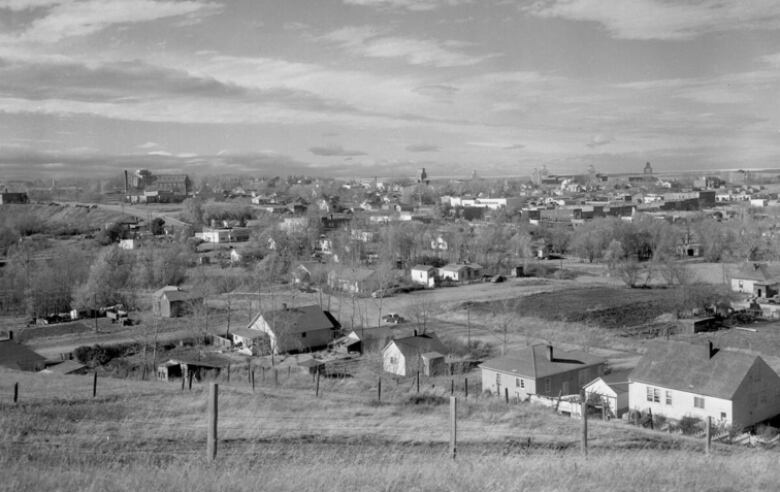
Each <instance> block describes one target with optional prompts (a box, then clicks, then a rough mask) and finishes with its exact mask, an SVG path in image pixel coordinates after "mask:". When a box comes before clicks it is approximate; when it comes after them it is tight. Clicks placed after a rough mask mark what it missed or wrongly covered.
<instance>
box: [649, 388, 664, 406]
mask: <svg viewBox="0 0 780 492" xmlns="http://www.w3.org/2000/svg"><path fill="white" fill-rule="evenodd" d="M647 401H651V402H653V403H661V390H659V389H658V388H653V387H652V386H648V387H647Z"/></svg>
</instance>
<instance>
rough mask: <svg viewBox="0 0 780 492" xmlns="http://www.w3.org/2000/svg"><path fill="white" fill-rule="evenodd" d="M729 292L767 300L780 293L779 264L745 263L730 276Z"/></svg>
mask: <svg viewBox="0 0 780 492" xmlns="http://www.w3.org/2000/svg"><path fill="white" fill-rule="evenodd" d="M731 290H732V291H734V292H742V293H745V294H749V295H751V296H756V297H763V298H768V297H772V296H775V295H777V294H778V292H780V264H771V263H745V264H742V265H741V266H739V267H738V268H737V270H736V271H735V272H733V273H732V274H731Z"/></svg>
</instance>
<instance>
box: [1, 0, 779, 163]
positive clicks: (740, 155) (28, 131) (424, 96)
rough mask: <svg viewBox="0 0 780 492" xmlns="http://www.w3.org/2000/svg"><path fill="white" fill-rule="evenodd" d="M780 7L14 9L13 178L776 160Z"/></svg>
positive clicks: (164, 4)
mask: <svg viewBox="0 0 780 492" xmlns="http://www.w3.org/2000/svg"><path fill="white" fill-rule="evenodd" d="M779 88H780V3H777V2H774V1H772V0H754V1H751V2H738V1H736V0H695V1H693V0H691V1H676V2H668V1H663V0H621V1H619V2H603V1H598V0H540V1H512V0H289V1H267V0H230V1H217V0H183V1H174V0H159V1H156V0H101V1H98V0H84V1H68V0H0V178H8V177H11V178H18V177H21V176H32V177H36V176H44V175H52V176H65V175H71V174H81V175H109V174H112V173H114V172H119V171H120V170H121V169H125V168H126V169H136V168H148V169H153V170H155V171H156V172H176V171H182V172H188V173H193V174H220V173H229V174H241V173H257V174H277V175H278V174H313V175H333V176H374V175H376V176H388V177H393V176H398V177H401V176H414V175H415V174H416V173H417V171H418V170H419V169H420V168H422V167H425V168H426V169H427V170H428V172H429V173H430V174H431V176H433V177H434V178H435V177H439V176H451V175H461V176H468V175H470V174H471V173H472V172H473V171H476V172H477V173H479V174H480V175H484V176H510V175H513V176H520V175H526V176H527V175H529V174H530V173H531V172H532V170H533V169H534V168H539V167H541V166H546V167H547V169H548V170H549V172H550V173H553V174H571V173H585V172H587V169H588V166H590V165H593V166H595V168H596V169H597V170H598V171H599V172H605V173H618V172H637V173H640V172H641V170H642V168H643V166H644V163H645V162H647V161H650V162H651V163H652V165H653V168H654V169H655V170H656V171H657V172H658V173H664V172H673V171H679V170H690V171H695V170H705V169H713V170H715V169H740V168H776V167H780V166H778V163H780V159H779V158H780V98H779V97H777V94H778V89H779Z"/></svg>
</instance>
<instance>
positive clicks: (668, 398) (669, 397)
mask: <svg viewBox="0 0 780 492" xmlns="http://www.w3.org/2000/svg"><path fill="white" fill-rule="evenodd" d="M666 404H667V405H671V404H672V392H671V391H669V390H666Z"/></svg>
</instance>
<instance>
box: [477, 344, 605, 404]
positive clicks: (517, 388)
mask: <svg viewBox="0 0 780 492" xmlns="http://www.w3.org/2000/svg"><path fill="white" fill-rule="evenodd" d="M605 366H606V360H604V359H603V358H601V357H596V356H594V355H591V354H589V353H586V352H583V351H580V350H573V351H563V350H554V349H553V346H552V345H544V344H539V345H533V346H531V347H528V348H526V349H525V350H522V351H520V352H516V353H512V354H509V355H506V356H504V357H499V358H497V359H491V360H488V361H485V362H483V363H482V364H481V365H480V366H479V367H480V368H481V369H482V389H483V390H486V391H490V392H494V393H497V394H500V395H503V394H504V390H505V389H508V390H509V394H510V395H512V396H513V397H516V398H518V399H525V398H526V397H528V396H529V395H543V396H559V395H571V394H576V393H579V391H580V389H581V388H582V387H583V386H584V385H585V384H586V383H588V382H589V381H592V380H593V379H595V378H596V377H598V376H601V375H602V374H603V373H604V368H605Z"/></svg>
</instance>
